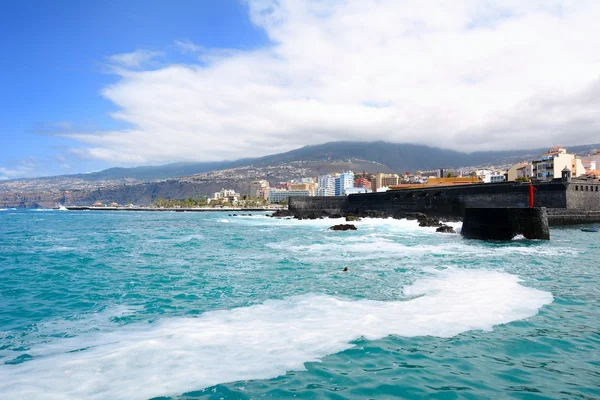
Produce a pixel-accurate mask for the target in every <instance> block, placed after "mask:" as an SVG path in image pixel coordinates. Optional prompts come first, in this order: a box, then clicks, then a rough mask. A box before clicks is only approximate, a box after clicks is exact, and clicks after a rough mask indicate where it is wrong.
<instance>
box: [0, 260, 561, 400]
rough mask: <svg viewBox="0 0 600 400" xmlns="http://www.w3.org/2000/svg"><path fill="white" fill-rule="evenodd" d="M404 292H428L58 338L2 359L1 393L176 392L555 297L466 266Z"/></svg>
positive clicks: (485, 323) (483, 324)
mask: <svg viewBox="0 0 600 400" xmlns="http://www.w3.org/2000/svg"><path fill="white" fill-rule="evenodd" d="M404 293H405V295H407V296H411V297H412V296H420V297H416V298H412V299H410V300H406V301H390V302H381V301H373V300H361V301H346V300H341V299H337V298H335V297H331V296H324V295H304V296H299V297H293V298H290V299H287V300H270V301H267V302H265V303H263V304H260V305H256V306H252V307H244V308H237V309H232V310H223V311H213V312H207V313H205V314H203V315H201V316H200V317H198V318H172V319H164V320H162V321H160V322H158V323H155V324H152V325H136V326H134V327H129V328H127V329H122V330H118V331H113V332H106V331H105V332H100V333H97V334H86V335H82V336H79V337H76V338H72V339H60V340H55V341H53V342H51V343H49V344H45V345H40V346H34V347H33V348H32V349H31V350H30V351H28V352H27V353H28V354H30V355H32V356H34V357H39V358H37V359H34V360H31V361H27V362H24V363H21V364H17V365H2V366H0V393H2V396H3V397H4V398H28V399H64V398H86V399H106V398H111V399H147V398H150V397H153V396H159V395H174V394H180V393H184V392H186V391H192V390H199V389H202V388H205V387H207V386H211V385H215V384H218V383H224V382H232V381H238V380H249V379H268V378H273V377H276V376H279V375H281V374H284V373H285V372H286V371H290V370H302V369H304V363H305V362H309V361H318V360H319V359H321V358H322V357H325V356H326V355H328V354H333V353H336V352H340V351H343V350H345V349H348V348H351V347H353V345H352V344H351V342H352V341H354V340H356V339H359V338H361V337H365V338H367V339H372V340H374V339H378V338H382V337H385V336H387V335H400V336H421V335H434V336H440V337H450V336H453V335H456V334H459V333H461V332H465V331H467V330H473V329H477V330H479V329H481V330H490V329H492V327H493V326H494V325H497V324H503V323H507V322H510V321H514V320H518V319H522V318H528V317H531V316H533V315H535V314H536V313H537V312H538V310H539V308H540V307H542V306H543V305H545V304H549V303H550V302H551V301H552V295H551V294H550V293H547V292H543V291H540V290H537V289H532V288H528V287H525V286H522V285H520V284H519V279H518V278H517V277H516V276H514V275H509V274H506V273H500V272H491V271H474V270H460V269H448V270H445V271H441V272H437V273H436V275H434V276H432V277H429V278H425V279H421V280H419V281H417V282H415V283H414V284H413V285H411V286H409V287H407V288H405V289H404ZM80 349H84V350H81V351H74V350H80ZM69 351H71V352H69ZM73 351H74V352H73Z"/></svg>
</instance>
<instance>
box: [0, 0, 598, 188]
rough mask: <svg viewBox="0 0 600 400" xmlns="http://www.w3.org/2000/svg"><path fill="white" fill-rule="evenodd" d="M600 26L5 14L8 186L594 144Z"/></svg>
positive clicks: (342, 12)
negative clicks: (317, 153) (352, 149)
mask: <svg viewBox="0 0 600 400" xmlns="http://www.w3.org/2000/svg"><path fill="white" fill-rule="evenodd" d="M525 3H526V4H525ZM598 20H600V2H598V1H596V0H529V1H527V2H523V1H517V0H502V1H500V0H498V1H494V0H455V1H452V2H447V1H435V0H402V1H400V0H372V1H369V0H319V1H317V0H305V1H303V0H279V1H276V0H247V1H246V0H219V1H194V0H177V1H156V0H143V1H140V0H128V1H111V0H103V1H100V0H90V1H85V2H82V1H78V0H61V1H59V2H49V1H44V0H22V1H21V0H19V1H18V0H5V1H2V2H0V45H1V49H2V54H3V62H1V63H0V143H1V145H0V180H3V179H13V178H20V177H35V176H48V175H56V174H65V173H75V172H89V171H95V170H100V169H103V168H107V167H111V166H136V165H159V164H165V163H169V162H181V161H216V160H233V159H238V158H243V157H252V156H262V155H266V154H273V153H278V152H282V151H288V150H292V149H295V148H298V147H302V146H304V145H309V144H320V143H325V142H330V141H337V140H387V141H391V142H398V143H419V144H426V145H431V146H437V147H444V148H450V149H455V150H462V151H468V152H470V151H478V150H509V149H526V148H539V147H549V146H551V145H554V144H560V145H563V146H568V145H574V144H591V143H598V142H600V117H599V116H600V52H598V48H599V47H600V46H599V45H600V24H598V23H597V22H598Z"/></svg>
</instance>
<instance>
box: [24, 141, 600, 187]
mask: <svg viewBox="0 0 600 400" xmlns="http://www.w3.org/2000/svg"><path fill="white" fill-rule="evenodd" d="M595 148H600V144H596V145H583V146H572V147H569V148H568V150H569V152H574V153H578V154H579V153H581V154H587V153H588V152H590V151H591V150H593V149H595ZM547 150H548V149H547V148H538V149H530V150H507V151H486V152H474V153H464V152H459V151H454V150H447V149H442V148H438V147H429V146H424V145H417V144H407V143H389V142H383V141H377V142H330V143H325V144H321V145H313V146H305V147H302V148H300V149H296V150H292V151H288V152H286V153H280V154H274V155H269V156H265V157H260V158H245V159H241V160H235V161H217V162H196V163H194V162H187V163H182V162H180V163H172V164H166V165H159V166H143V167H133V168H109V169H105V170H103V171H98V172H92V173H87V174H74V175H61V176H55V177H45V178H35V179H18V180H15V181H32V180H42V181H44V180H50V179H54V180H60V179H73V180H82V181H88V182H94V181H118V180H125V179H131V180H136V181H143V182H149V181H154V180H162V179H169V178H177V177H182V176H191V175H196V174H201V173H204V172H209V171H218V170H224V169H231V168H238V167H243V166H253V167H268V166H274V165H280V164H285V163H290V162H296V161H322V162H323V164H324V165H325V164H327V163H330V162H334V161H348V160H361V161H368V162H372V163H375V164H378V165H379V168H381V167H382V166H383V167H387V168H384V169H385V170H392V171H396V172H404V171H415V170H431V169H436V168H460V167H469V166H484V165H506V164H513V163H516V162H519V161H522V160H529V159H532V158H534V157H537V156H538V155H540V154H542V153H544V152H545V151H547ZM384 169H381V172H387V171H385V170H384ZM374 172H375V171H374Z"/></svg>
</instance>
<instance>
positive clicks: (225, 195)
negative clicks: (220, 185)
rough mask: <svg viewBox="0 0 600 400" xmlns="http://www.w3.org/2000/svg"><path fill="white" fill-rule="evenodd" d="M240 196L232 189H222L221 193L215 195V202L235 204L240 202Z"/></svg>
mask: <svg viewBox="0 0 600 400" xmlns="http://www.w3.org/2000/svg"><path fill="white" fill-rule="evenodd" d="M238 197H239V194H238V193H236V192H235V190H231V189H229V190H228V189H221V191H220V192H216V193H215V194H214V195H213V200H225V201H229V202H230V203H235V202H237V201H238Z"/></svg>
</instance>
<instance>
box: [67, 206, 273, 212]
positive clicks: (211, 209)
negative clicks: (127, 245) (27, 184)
mask: <svg viewBox="0 0 600 400" xmlns="http://www.w3.org/2000/svg"><path fill="white" fill-rule="evenodd" d="M64 208H66V209H67V210H69V211H162V212H168V211H170V212H217V211H218V212H252V211H260V212H269V211H270V212H274V211H277V210H280V209H281V208H274V207H271V208H269V207H258V208H241V207H237V208H236V207H231V208H216V207H196V208H175V207H173V208H162V207H91V206H90V207H88V206H68V207H64ZM55 209H58V208H55Z"/></svg>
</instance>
